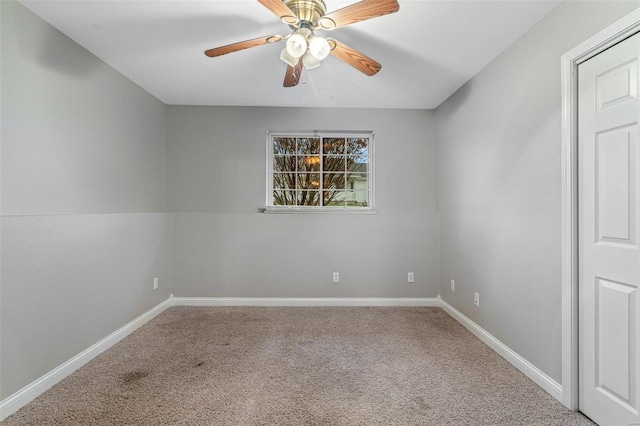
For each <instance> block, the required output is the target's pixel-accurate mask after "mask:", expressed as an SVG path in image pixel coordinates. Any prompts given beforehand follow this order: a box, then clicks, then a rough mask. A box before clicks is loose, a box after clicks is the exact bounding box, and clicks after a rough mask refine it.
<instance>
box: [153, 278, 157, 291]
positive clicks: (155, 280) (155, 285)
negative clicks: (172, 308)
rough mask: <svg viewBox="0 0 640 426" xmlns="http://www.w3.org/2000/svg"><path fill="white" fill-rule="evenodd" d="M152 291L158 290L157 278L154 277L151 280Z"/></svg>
mask: <svg viewBox="0 0 640 426" xmlns="http://www.w3.org/2000/svg"><path fill="white" fill-rule="evenodd" d="M153 289H154V290H157V289H158V277H155V278H154V279H153Z"/></svg>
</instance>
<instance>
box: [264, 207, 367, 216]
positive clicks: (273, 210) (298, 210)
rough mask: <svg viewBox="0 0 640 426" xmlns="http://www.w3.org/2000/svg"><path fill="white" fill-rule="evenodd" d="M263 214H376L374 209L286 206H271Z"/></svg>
mask: <svg viewBox="0 0 640 426" xmlns="http://www.w3.org/2000/svg"><path fill="white" fill-rule="evenodd" d="M262 212H263V213H267V214H376V211H375V210H374V209H373V208H368V207H360V208H348V209H347V208H340V207H317V208H309V207H307V208H305V207H285V206H277V207H276V206H271V207H265V208H264V209H262Z"/></svg>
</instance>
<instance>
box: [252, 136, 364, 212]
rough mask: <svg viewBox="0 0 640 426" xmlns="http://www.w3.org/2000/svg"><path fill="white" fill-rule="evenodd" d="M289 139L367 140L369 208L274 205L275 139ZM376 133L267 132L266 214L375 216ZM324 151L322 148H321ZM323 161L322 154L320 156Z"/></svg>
mask: <svg viewBox="0 0 640 426" xmlns="http://www.w3.org/2000/svg"><path fill="white" fill-rule="evenodd" d="M276 137H289V138H293V137H296V138H304V137H314V138H318V137H319V138H353V137H359V138H367V139H369V145H368V152H367V155H368V158H369V163H368V166H367V174H368V179H367V193H368V200H367V206H363V207H356V206H349V207H347V206H280V205H276V206H274V205H273V157H274V155H273V142H272V141H273V138H276ZM374 140H375V133H374V132H373V131H366V130H365V131H299V132H293V131H286V132H281V131H268V132H267V143H266V145H267V170H266V171H267V174H266V175H267V176H266V180H267V185H266V191H267V194H266V195H267V196H266V208H265V210H264V212H265V213H346V214H354V213H355V214H375V149H374V147H375V143H374ZM321 149H322V147H321ZM320 158H321V159H322V152H321V154H320ZM319 173H320V174H321V173H322V165H321V166H320V172H319Z"/></svg>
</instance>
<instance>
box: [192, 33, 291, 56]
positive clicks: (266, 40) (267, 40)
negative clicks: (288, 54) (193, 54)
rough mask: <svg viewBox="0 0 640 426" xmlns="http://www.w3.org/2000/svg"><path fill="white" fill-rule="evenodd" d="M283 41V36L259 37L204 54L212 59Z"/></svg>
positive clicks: (210, 50) (206, 51)
mask: <svg viewBox="0 0 640 426" xmlns="http://www.w3.org/2000/svg"><path fill="white" fill-rule="evenodd" d="M280 40H282V36H279V35H272V36H267V37H258V38H254V39H251V40H245V41H241V42H239V43H233V44H228V45H226V46H221V47H216V48H214V49H209V50H205V51H204V54H205V55H207V56H208V57H210V58H214V57H216V56H221V55H226V54H227V53H233V52H237V51H238V50H244V49H248V48H250V47H256V46H262V45H263V44H267V43H275V42H276V41H280Z"/></svg>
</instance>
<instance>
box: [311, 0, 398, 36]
mask: <svg viewBox="0 0 640 426" xmlns="http://www.w3.org/2000/svg"><path fill="white" fill-rule="evenodd" d="M398 10H400V5H399V4H398V2H397V0H362V1H360V2H358V3H355V4H352V5H351V6H347V7H344V8H342V9H338V10H336V11H334V12H331V13H329V14H328V15H325V16H323V17H322V18H320V22H319V25H320V27H321V28H322V29H325V30H332V29H334V28H338V27H344V26H345V25H349V24H354V23H356V22H360V21H366V20H367V19H371V18H377V17H378V16H382V15H387V14H389V13H395V12H397V11H398Z"/></svg>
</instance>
